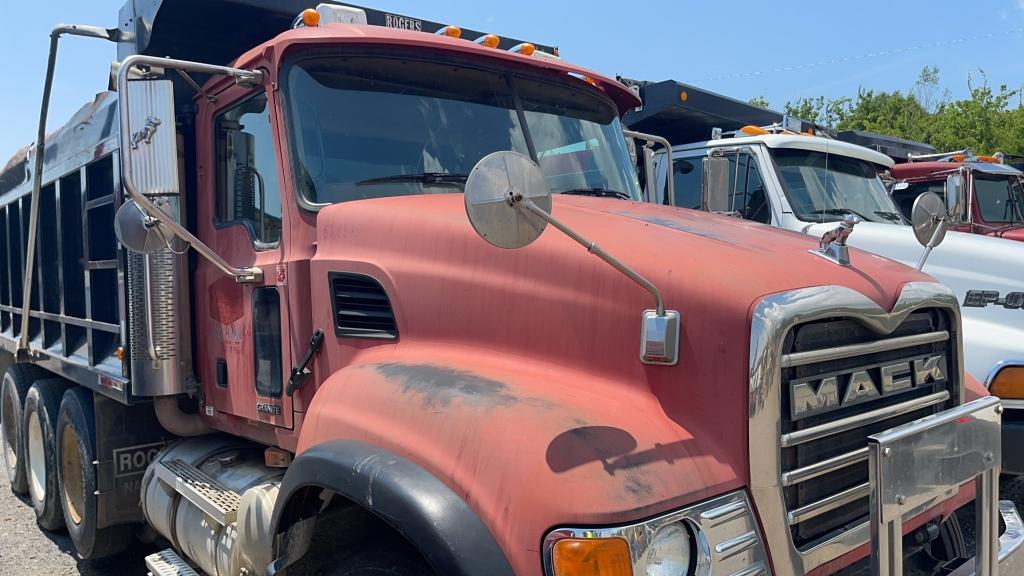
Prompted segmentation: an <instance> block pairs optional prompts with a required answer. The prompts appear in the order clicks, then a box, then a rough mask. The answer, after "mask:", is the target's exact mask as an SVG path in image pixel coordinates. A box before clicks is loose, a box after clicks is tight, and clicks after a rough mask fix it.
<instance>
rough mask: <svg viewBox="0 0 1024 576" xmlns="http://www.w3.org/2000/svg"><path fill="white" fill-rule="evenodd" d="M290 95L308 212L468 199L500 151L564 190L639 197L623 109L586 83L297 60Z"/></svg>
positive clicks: (426, 66)
mask: <svg viewBox="0 0 1024 576" xmlns="http://www.w3.org/2000/svg"><path fill="white" fill-rule="evenodd" d="M421 58H422V57H421ZM576 82H579V86H574V85H573V84H574V83H576ZM287 86H288V94H287V96H288V101H289V104H288V113H289V117H288V120H289V128H290V130H289V133H290V138H291V141H292V146H293V150H294V152H295V153H294V156H295V168H296V170H295V171H296V178H295V181H296V183H297V186H298V188H299V193H300V197H302V198H303V199H304V200H305V201H306V202H308V203H309V204H313V205H317V204H330V203H336V202H346V201H349V200H359V199H363V198H377V197H382V196H402V195H410V194H441V193H451V192H462V190H463V186H464V185H465V181H466V177H467V176H468V175H469V173H470V171H471V170H472V169H473V166H475V165H476V163H477V162H478V161H479V160H480V159H481V158H483V157H484V156H487V155H488V154H490V153H492V152H496V151H499V150H514V151H517V152H521V153H523V154H526V155H528V156H531V155H532V156H533V157H534V158H535V159H536V160H537V161H538V163H539V164H540V166H541V168H542V169H543V171H544V173H545V174H546V175H547V177H548V182H549V184H550V185H551V189H552V192H554V193H569V194H588V195H594V196H612V197H620V198H629V199H639V191H638V188H637V183H636V176H635V173H634V172H633V167H632V164H631V161H630V157H629V153H628V151H627V149H626V145H625V140H624V138H623V136H622V128H621V126H620V124H619V120H618V114H617V110H616V108H615V106H614V105H613V104H612V103H611V102H610V101H609V100H607V99H605V98H604V97H602V96H600V95H599V94H597V93H596V91H595V90H594V89H592V88H591V87H590V86H589V85H588V84H585V83H584V82H583V81H582V80H577V79H575V78H571V77H568V76H567V77H566V82H564V83H562V82H558V83H555V82H549V81H543V80H537V79H525V78H521V77H512V76H509V75H507V74H502V73H495V72H491V71H487V70H481V69H477V68H472V67H469V66H462V65H459V64H453V63H451V62H447V63H441V62H435V61H431V60H422V59H420V60H412V59H403V58H401V57H400V56H397V55H393V54H392V55H388V56H379V57H378V56H356V57H348V56H340V55H332V56H323V57H315V58H309V59H306V60H302V61H299V62H297V63H295V65H293V66H291V68H290V69H289V71H288V79H287ZM524 120H525V125H524V122H523V121H524ZM531 149H532V152H533V154H531Z"/></svg>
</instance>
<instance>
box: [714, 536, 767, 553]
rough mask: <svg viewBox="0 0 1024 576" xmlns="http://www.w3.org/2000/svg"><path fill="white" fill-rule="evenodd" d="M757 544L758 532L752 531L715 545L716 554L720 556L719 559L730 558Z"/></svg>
mask: <svg viewBox="0 0 1024 576" xmlns="http://www.w3.org/2000/svg"><path fill="white" fill-rule="evenodd" d="M756 544H757V532H754V531H753V530H751V531H750V532H747V533H746V534H740V535H739V536H737V537H735V538H730V539H728V540H726V541H725V542H722V543H720V544H716V545H715V553H717V554H718V556H719V558H722V559H724V558H730V557H732V556H735V555H737V554H739V553H740V552H743V551H744V550H747V549H749V548H751V547H752V546H755V545H756Z"/></svg>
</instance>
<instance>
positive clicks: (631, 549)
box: [0, 0, 1024, 576]
mask: <svg viewBox="0 0 1024 576" xmlns="http://www.w3.org/2000/svg"><path fill="white" fill-rule="evenodd" d="M118 22H119V24H118V27H116V28H112V29H102V28H95V27H89V26H58V27H57V28H55V29H54V32H53V35H52V37H51V59H50V69H49V71H48V74H47V84H46V88H45V90H44V98H43V107H42V110H43V114H42V118H41V121H40V135H39V139H38V141H37V143H36V144H35V145H34V146H31V147H29V148H27V149H25V150H24V151H23V152H21V153H19V154H18V155H16V156H15V158H14V159H13V160H12V161H11V162H10V163H9V164H8V165H7V167H6V169H5V170H4V172H3V174H2V175H0V246H2V250H0V346H2V349H3V350H4V353H3V355H2V358H3V362H4V364H5V366H4V368H5V370H6V372H5V374H4V378H3V387H2V392H0V394H2V398H0V399H2V401H0V418H2V426H0V429H2V432H3V454H4V458H3V460H4V463H5V466H6V469H7V473H8V475H9V476H10V478H11V481H12V486H13V488H14V490H15V491H20V492H27V493H28V495H29V501H30V502H31V503H32V505H33V507H34V508H35V511H36V515H37V518H38V521H39V524H40V526H42V527H43V528H44V529H47V530H63V529H66V530H68V532H69V533H70V536H71V540H72V541H73V542H74V546H75V549H76V550H77V553H78V554H79V555H80V556H81V557H82V558H86V559H91V558H98V557H101V556H104V555H109V554H112V553H115V552H117V551H118V550H121V549H123V548H125V547H126V546H128V545H129V544H130V543H131V542H133V541H134V539H135V537H136V536H137V535H142V536H144V537H146V538H148V539H156V540H158V541H160V542H165V543H166V545H167V549H166V550H164V551H162V552H160V553H157V554H153V555H152V556H150V557H148V558H147V559H146V563H147V566H148V567H149V569H150V570H151V572H152V573H153V574H157V575H162V574H179V575H188V574H193V573H197V572H202V573H206V574H210V575H216V576H223V575H232V576H237V575H242V574H245V575H250V576H251V575H265V574H266V575H269V574H282V573H286V572H287V573H292V574H311V573H318V574H320V573H322V574H338V575H341V574H344V575H355V574H360V575H368V574H389V575H404V576H409V575H414V574H443V575H499V576H500V575H507V574H520V575H542V574H543V575H548V576H570V575H573V576H583V575H590V576H630V575H634V576H639V575H651V576H679V575H705V574H711V573H713V574H729V575H734V576H740V575H742V576H756V575H765V574H778V575H784V576H785V575H790V574H832V573H839V574H847V575H852V574H866V573H874V574H886V575H895V574H904V573H906V574H911V573H914V574H917V573H922V574H925V573H927V574H935V573H939V572H941V573H949V572H951V571H953V570H959V572H957V573H958V574H959V573H964V574H973V573H979V574H996V573H997V572H998V571H999V569H1003V571H1004V572H1006V573H1012V570H1014V569H1016V568H1014V566H1019V564H1015V563H1020V562H1021V557H1020V556H1021V555H1020V554H1018V553H1017V551H1018V550H1019V548H1020V544H1021V542H1022V540H1024V532H1022V529H1021V523H1020V518H1019V516H1018V514H1017V511H1016V510H1015V509H1014V507H1013V505H1012V504H1009V503H999V502H998V494H997V492H998V483H997V480H996V478H997V474H998V467H997V466H998V462H999V461H1000V443H999V429H1000V418H1001V416H1000V414H1001V406H1000V403H999V401H998V399H996V398H994V397H989V396H987V395H986V392H985V390H984V389H983V388H982V387H981V386H980V385H979V384H978V383H977V382H976V381H974V380H972V379H970V378H969V377H965V375H964V371H963V355H962V344H961V342H962V338H961V320H960V313H959V309H958V306H957V301H956V298H955V297H954V295H953V294H952V293H951V292H950V291H949V290H948V289H947V288H944V287H943V286H941V285H939V284H937V283H936V282H935V281H934V280H933V279H931V278H929V277H927V276H924V275H922V274H918V273H916V272H914V271H913V270H911V269H909V268H906V267H904V266H902V265H899V264H897V263H895V262H892V261H888V260H884V259H879V258H876V257H873V256H870V255H868V254H866V253H860V252H857V251H855V250H849V251H847V249H846V246H845V245H844V242H843V240H842V239H844V238H846V236H848V235H849V231H846V232H844V233H843V234H837V235H836V236H835V238H837V240H836V241H835V242H831V243H828V245H826V246H819V243H818V242H817V241H816V240H813V239H810V238H808V237H805V236H800V235H794V234H789V233H786V232H781V231H776V230H772V229H769V228H766V227H762V226H759V225H756V224H751V223H747V222H743V221H739V220H736V219H732V218H727V217H720V216H713V215H705V214H701V213H699V212H695V211H688V210H684V209H676V208H671V207H666V206H655V205H651V204H645V203H642V202H640V201H639V200H640V192H639V190H638V186H637V181H636V175H635V172H634V169H633V166H634V159H633V158H632V157H631V155H630V153H629V150H628V148H627V144H626V141H625V139H624V137H623V133H622V127H621V125H620V120H619V119H620V117H621V116H622V114H624V113H625V112H626V111H629V110H632V109H634V108H636V107H637V106H638V105H639V101H638V99H637V97H636V96H635V95H634V93H633V92H631V91H630V90H629V89H627V88H626V87H625V86H623V85H621V84H619V83H618V82H616V81H614V80H612V79H609V78H607V77H605V76H603V75H600V74H597V73H594V72H591V71H589V70H585V69H583V68H580V67H577V66H573V65H571V64H568V63H566V62H564V61H562V60H561V59H559V58H558V57H557V51H556V50H555V49H553V48H552V47H547V46H542V45H539V44H534V43H528V42H523V41H520V40H514V39H510V38H505V37H499V36H494V35H490V34H484V33H482V32H475V31H471V30H467V29H460V28H457V27H455V26H452V25H442V24H441V23H433V22H428V21H425V20H420V19H416V18H410V17H405V16H400V15H395V14H389V13H385V12H380V11H376V10H372V9H365V8H359V7H355V6H351V5H344V4H321V5H319V6H315V7H310V6H307V5H303V4H301V3H299V2H298V1H297V0H284V1H276V2H271V1H269V0H222V1H220V0H218V1H213V0H203V1H199V0H179V1H176V2H161V1H159V0H152V1H148V2H137V1H136V2H129V3H127V4H126V5H125V7H124V8H123V9H122V11H121V13H120V17H119V21H118ZM68 35H73V36H88V37H93V38H100V39H103V40H107V41H111V42H115V43H117V46H118V62H117V63H116V64H115V66H114V68H113V70H112V74H113V76H112V84H113V86H114V87H116V91H110V92H104V93H102V94H100V95H99V96H98V97H97V98H96V99H95V100H94V101H93V102H92V103H91V104H89V105H88V106H86V107H84V108H83V109H82V110H81V111H80V112H79V113H78V114H77V115H76V116H75V117H73V118H72V119H71V120H70V121H69V122H68V123H67V124H65V125H64V126H63V127H62V128H60V129H59V130H56V131H54V132H53V133H52V134H51V135H50V136H49V137H44V136H43V135H44V134H45V116H46V110H47V104H48V99H49V93H50V89H51V87H52V81H53V76H54V62H55V57H56V55H57V53H58V51H59V46H60V44H59V42H60V38H61V37H64V36H68ZM546 227H549V229H547V230H546V231H545V228H546ZM853 234H856V231H854V232H853ZM581 245H582V247H581ZM584 248H586V250H584ZM587 251H589V252H590V253H592V254H593V255H588V254H587ZM840 252H841V253H843V254H845V256H846V258H845V263H844V264H841V263H839V261H838V260H836V259H835V258H833V257H832V256H831V255H832V254H834V253H840ZM594 256H597V257H596V258H595V257H594ZM972 482H973V484H972ZM969 505H973V506H974V507H975V508H976V510H977V515H976V517H977V518H978V524H977V527H976V529H977V542H978V547H977V550H975V551H972V550H968V549H966V546H965V541H964V539H963V537H962V535H961V531H960V527H959V525H958V523H957V519H956V516H955V515H954V511H956V510H957V509H959V508H961V507H964V506H969ZM1000 518H1001V519H1002V521H1003V522H1002V526H1003V528H1002V529H1000V526H1001V525H1000ZM1000 532H1001V534H1000ZM972 555H973V558H974V559H973V560H971V559H970V558H971V556H972ZM24 568H25V569H29V567H24ZM32 568H34V569H38V568H39V567H32Z"/></svg>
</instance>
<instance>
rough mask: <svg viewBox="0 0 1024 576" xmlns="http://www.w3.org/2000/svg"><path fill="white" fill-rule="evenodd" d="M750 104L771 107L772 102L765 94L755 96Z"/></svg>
mask: <svg viewBox="0 0 1024 576" xmlns="http://www.w3.org/2000/svg"><path fill="white" fill-rule="evenodd" d="M750 104H751V105H753V106H760V107H761V108H771V107H772V105H771V102H768V99H767V98H765V97H764V96H754V97H753V98H751V99H750Z"/></svg>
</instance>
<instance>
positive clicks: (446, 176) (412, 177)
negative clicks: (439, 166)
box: [356, 172, 469, 186]
mask: <svg viewBox="0 0 1024 576" xmlns="http://www.w3.org/2000/svg"><path fill="white" fill-rule="evenodd" d="M468 179H469V175H468V174H450V173H448V172H420V173H419V174H395V175H394V176H381V177H380V178H367V179H366V180H360V181H359V182H356V186H367V185H370V184H401V183H403V182H414V183H415V182H418V183H420V184H426V185H428V186H458V185H459V184H465V183H466V180H468Z"/></svg>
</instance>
